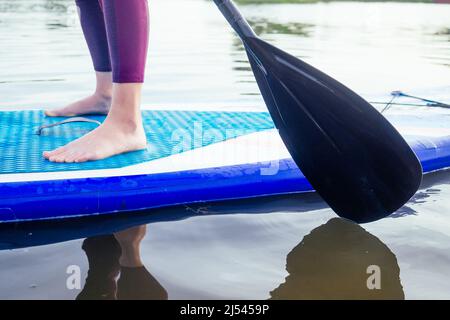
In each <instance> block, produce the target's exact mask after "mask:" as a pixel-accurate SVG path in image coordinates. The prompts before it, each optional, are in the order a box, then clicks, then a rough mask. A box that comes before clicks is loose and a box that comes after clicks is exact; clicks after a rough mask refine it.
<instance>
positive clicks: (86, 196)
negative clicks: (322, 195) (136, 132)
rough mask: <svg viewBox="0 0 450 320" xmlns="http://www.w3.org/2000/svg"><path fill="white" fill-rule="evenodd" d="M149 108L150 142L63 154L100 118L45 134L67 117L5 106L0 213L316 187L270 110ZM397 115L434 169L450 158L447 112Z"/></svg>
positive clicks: (6, 216) (95, 208)
mask: <svg viewBox="0 0 450 320" xmlns="http://www.w3.org/2000/svg"><path fill="white" fill-rule="evenodd" d="M143 116H144V119H145V120H144V122H145V129H146V132H147V138H148V142H149V144H148V149H147V150H146V151H138V152H132V153H128V154H124V155H119V156H115V157H112V158H110V159H106V160H102V161H95V162H88V163H82V164H57V163H50V162H48V161H46V160H44V159H43V158H42V151H43V150H51V149H53V148H55V147H58V146H60V145H63V144H65V143H67V142H68V141H71V140H73V139H74V138H76V137H78V136H80V135H82V134H84V133H86V132H87V131H88V130H90V129H92V128H93V127H95V125H94V124H92V123H69V124H65V125H62V126H57V127H52V128H47V129H44V130H43V131H42V133H41V135H37V134H36V130H37V128H38V127H39V126H40V125H42V124H51V123H53V122H57V121H60V120H61V119H56V118H53V119H51V118H45V117H44V116H43V113H42V112H40V111H17V112H0V152H1V153H0V222H13V221H23V220H38V219H54V218H66V217H73V216H85V215H92V214H100V213H113V212H120V211H132V210H138V209H145V208H156V207H163V206H170V205H176V204H185V203H195V202H204V201H213V200H227V199H240V198H250V197H257V196H265V195H273V194H287V193H297V192H310V191H313V190H312V188H311V186H310V185H309V183H308V182H307V180H306V179H305V177H304V176H303V175H302V173H301V172H300V170H299V169H298V168H297V166H296V165H295V164H294V162H293V161H292V160H291V159H290V157H289V153H288V152H287V150H286V149H285V147H284V145H283V143H282V141H281V139H280V138H279V136H278V133H277V132H276V130H275V129H274V127H273V124H272V121H271V119H270V116H269V114H268V113H265V112H255V113H252V112H199V111H198V112H196V111H144V112H143ZM90 118H91V119H95V120H100V121H101V120H102V117H90ZM389 120H391V122H392V123H393V124H394V125H395V126H396V127H397V129H398V130H399V131H400V132H401V133H402V134H403V136H404V137H405V138H406V139H407V141H408V143H409V144H410V145H411V147H412V148H413V149H414V151H415V152H416V154H417V155H418V157H419V158H420V160H421V162H422V165H423V168H424V171H425V172H430V171H434V170H439V169H442V168H447V167H450V128H449V127H448V123H449V121H448V119H446V117H445V116H442V115H430V116H424V117H423V116H421V117H420V118H419V117H414V116H406V115H401V116H392V117H390V118H389ZM446 124H447V127H446ZM386 156H388V155H386Z"/></svg>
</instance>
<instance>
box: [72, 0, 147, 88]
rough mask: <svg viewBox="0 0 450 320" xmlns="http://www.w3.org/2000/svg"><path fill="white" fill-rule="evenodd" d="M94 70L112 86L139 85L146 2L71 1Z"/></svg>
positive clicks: (121, 0) (128, 0)
mask: <svg viewBox="0 0 450 320" xmlns="http://www.w3.org/2000/svg"><path fill="white" fill-rule="evenodd" d="M75 2H76V4H77V6H78V9H79V14H80V21H81V27H82V29H83V33H84V37H85V38H86V42H87V44H88V47H89V51H90V53H91V57H92V61H93V64H94V69H95V70H96V71H99V72H110V71H112V75H113V82H116V83H130V82H143V81H144V69H145V62H146V58H147V47H148V30H149V23H148V20H149V18H148V6H147V0H75Z"/></svg>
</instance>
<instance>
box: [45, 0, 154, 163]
mask: <svg viewBox="0 0 450 320" xmlns="http://www.w3.org/2000/svg"><path fill="white" fill-rule="evenodd" d="M102 3H103V10H104V15H105V22H106V29H107V35H108V44H109V51H110V57H111V65H112V70H113V72H112V77H113V82H114V84H113V94H112V105H111V109H110V111H109V113H108V116H107V118H106V119H105V121H104V123H103V124H102V125H101V126H100V127H98V128H97V129H95V130H94V131H92V132H90V133H89V134H87V135H86V136H84V137H82V138H80V139H78V140H75V141H73V142H71V143H69V144H68V145H66V146H64V147H61V148H58V149H56V150H54V151H51V152H44V157H45V158H47V159H49V160H50V161H54V162H84V161H89V160H98V159H103V158H106V157H110V156H113V155H116V154H119V153H123V152H128V151H133V150H139V149H144V148H145V147H146V137H145V133H144V129H143V127H142V119H141V113H140V98H141V88H142V82H143V80H144V68H145V61H146V56H147V46H148V8H147V1H146V0H103V2H102Z"/></svg>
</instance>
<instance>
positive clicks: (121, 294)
mask: <svg viewBox="0 0 450 320" xmlns="http://www.w3.org/2000/svg"><path fill="white" fill-rule="evenodd" d="M117 287H118V290H117V298H118V299H119V300H167V291H166V290H165V289H164V287H163V286H162V285H161V284H160V283H159V282H158V280H156V279H155V278H154V277H153V276H152V275H151V274H150V273H149V272H148V271H147V269H145V267H144V266H142V267H131V268H129V267H122V268H121V271H120V279H119V281H118V284H117Z"/></svg>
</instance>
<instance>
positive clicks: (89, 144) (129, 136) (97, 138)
mask: <svg viewBox="0 0 450 320" xmlns="http://www.w3.org/2000/svg"><path fill="white" fill-rule="evenodd" d="M139 120H140V119H139ZM146 144H147V141H146V136H145V132H144V128H143V127H142V124H141V122H140V121H137V122H134V121H124V120H123V119H121V118H120V117H117V116H112V115H111V114H110V115H108V117H106V119H105V121H104V122H103V124H102V125H101V126H100V127H98V128H97V129H95V130H93V131H91V132H89V133H88V134H86V135H85V136H83V137H81V138H79V139H77V140H75V141H72V142H71V143H69V144H67V145H65V146H63V147H60V148H58V149H56V150H53V151H45V152H44V157H45V158H46V159H48V160H49V161H52V162H66V163H71V162H86V161H92V160H100V159H104V158H107V157H110V156H113V155H116V154H120V153H125V152H129V151H135V150H142V149H145V148H146Z"/></svg>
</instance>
